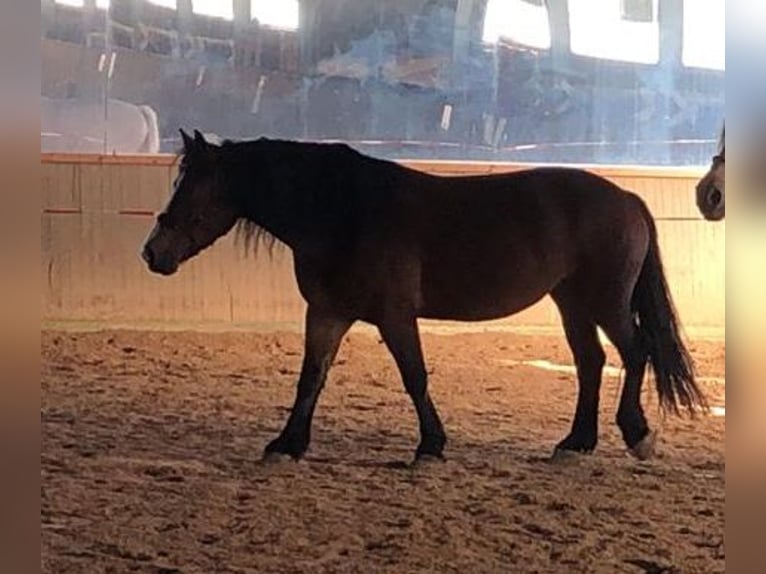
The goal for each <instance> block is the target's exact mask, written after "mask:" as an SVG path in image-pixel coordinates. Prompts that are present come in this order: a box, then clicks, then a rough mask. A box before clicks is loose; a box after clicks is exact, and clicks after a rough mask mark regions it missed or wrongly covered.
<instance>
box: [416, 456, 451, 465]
mask: <svg viewBox="0 0 766 574" xmlns="http://www.w3.org/2000/svg"><path fill="white" fill-rule="evenodd" d="M445 462H446V461H445V460H444V457H443V456H439V455H435V454H420V455H418V456H416V457H415V460H414V461H413V462H412V466H413V467H425V466H433V465H435V464H444V463H445Z"/></svg>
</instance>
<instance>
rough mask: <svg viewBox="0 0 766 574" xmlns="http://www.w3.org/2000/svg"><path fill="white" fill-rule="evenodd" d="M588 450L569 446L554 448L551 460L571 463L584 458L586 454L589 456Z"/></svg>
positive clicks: (559, 462)
mask: <svg viewBox="0 0 766 574" xmlns="http://www.w3.org/2000/svg"><path fill="white" fill-rule="evenodd" d="M588 454H590V453H588V452H583V451H578V450H569V449H567V448H556V449H553V454H552V455H551V458H550V461H551V462H553V463H557V464H571V463H576V462H579V461H580V460H582V458H583V457H584V456H587V455H588Z"/></svg>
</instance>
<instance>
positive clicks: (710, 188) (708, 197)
mask: <svg viewBox="0 0 766 574" xmlns="http://www.w3.org/2000/svg"><path fill="white" fill-rule="evenodd" d="M725 132H726V126H725V125H724V127H723V128H721V137H720V138H719V139H718V152H717V153H716V154H715V155H714V156H713V161H712V163H711V165H710V169H708V171H707V173H706V174H705V175H704V176H703V177H702V179H700V180H699V182H698V183H697V208H698V209H699V210H700V213H701V214H702V217H704V218H705V219H707V220H708V221H720V220H721V219H723V218H724V217H725V211H726V189H725V187H726V139H725Z"/></svg>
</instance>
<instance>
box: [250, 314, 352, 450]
mask: <svg viewBox="0 0 766 574" xmlns="http://www.w3.org/2000/svg"><path fill="white" fill-rule="evenodd" d="M352 323H353V321H351V320H348V319H345V318H341V317H338V316H337V315H335V314H333V313H329V312H326V311H323V310H320V309H316V308H314V307H312V306H309V308H308V310H307V311H306V336H305V349H304V354H303V365H302V367H301V373H300V377H299V379H298V388H297V391H296V394H295V402H294V403H293V408H292V410H291V412H290V417H289V418H288V420H287V424H286V425H285V427H284V429H283V430H282V432H281V433H280V434H279V436H278V437H277V438H275V439H274V440H272V441H271V442H270V443H269V444H268V446H267V447H266V451H265V453H264V455H265V456H268V455H271V454H286V455H290V456H291V457H292V458H293V459H296V460H297V459H300V458H301V457H302V456H303V455H304V453H305V452H306V450H307V449H308V446H309V442H310V440H311V420H312V418H313V416H314V408H315V407H316V404H317V400H318V399H319V393H320V392H321V391H322V387H324V382H325V379H326V378H327V372H328V371H329V369H330V365H331V364H332V361H333V359H334V358H335V355H336V354H337V352H338V347H339V346H340V342H341V340H342V339H343V336H344V335H345V334H346V333H347V332H348V330H349V328H350V327H351V325H352Z"/></svg>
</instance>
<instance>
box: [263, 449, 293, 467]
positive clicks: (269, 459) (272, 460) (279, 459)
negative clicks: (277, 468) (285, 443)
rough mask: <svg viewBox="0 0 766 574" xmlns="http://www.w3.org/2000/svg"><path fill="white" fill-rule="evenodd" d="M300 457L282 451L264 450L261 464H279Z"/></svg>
mask: <svg viewBox="0 0 766 574" xmlns="http://www.w3.org/2000/svg"><path fill="white" fill-rule="evenodd" d="M299 460H300V459H299V458H296V457H294V456H293V455H291V454H287V453H284V452H275V451H272V452H265V453H263V457H261V462H262V463H263V464H280V463H286V462H298V461H299Z"/></svg>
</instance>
